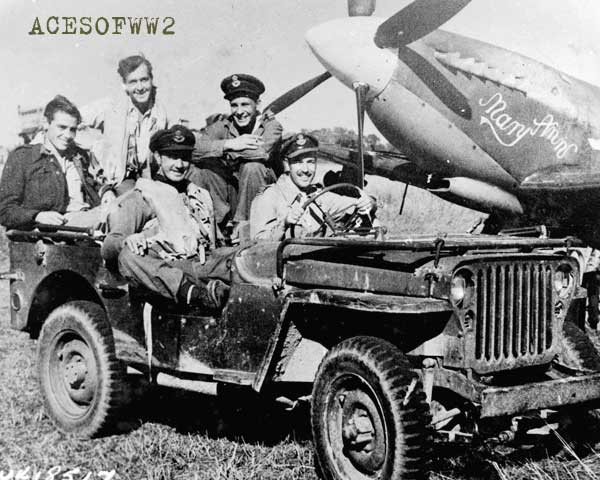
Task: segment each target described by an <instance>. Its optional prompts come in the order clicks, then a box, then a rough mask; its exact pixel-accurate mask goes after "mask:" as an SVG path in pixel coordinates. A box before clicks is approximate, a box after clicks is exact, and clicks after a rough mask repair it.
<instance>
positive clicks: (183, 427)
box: [0, 179, 600, 480]
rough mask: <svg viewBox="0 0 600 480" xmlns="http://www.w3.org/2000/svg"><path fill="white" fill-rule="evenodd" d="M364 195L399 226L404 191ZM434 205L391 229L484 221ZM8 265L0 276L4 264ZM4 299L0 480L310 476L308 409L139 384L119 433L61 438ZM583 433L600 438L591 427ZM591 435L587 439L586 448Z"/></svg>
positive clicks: (475, 468)
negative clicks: (229, 403) (234, 405)
mask: <svg viewBox="0 0 600 480" xmlns="http://www.w3.org/2000/svg"><path fill="white" fill-rule="evenodd" d="M369 189H370V191H372V192H374V193H376V194H377V195H378V196H379V198H380V201H381V202H382V203H383V207H382V208H381V209H380V217H381V218H384V219H385V218H386V216H387V218H388V219H396V218H397V217H396V216H395V214H397V212H398V209H399V199H398V198H399V197H401V195H402V193H403V185H401V184H398V183H394V184H392V182H389V183H388V182H387V181H386V180H382V179H371V182H370V186H369ZM436 202H438V201H437V200H432V198H431V196H428V194H426V193H425V192H421V191H418V190H417V189H412V188H411V189H410V190H409V194H408V196H407V207H406V209H405V213H404V215H403V216H402V217H401V221H400V222H398V220H397V219H396V220H395V221H393V222H391V223H393V225H392V228H391V231H392V232H393V233H401V232H419V231H421V232H423V231H424V232H430V233H438V232H443V231H447V230H457V231H466V230H467V229H469V228H470V227H471V226H472V225H473V224H474V223H476V222H477V221H478V219H479V218H480V217H481V214H478V213H477V212H471V211H468V210H466V209H458V208H457V207H453V206H452V205H450V204H447V203H446V202H443V203H436ZM439 202H442V201H441V200H440V201H439ZM388 223H390V222H388ZM4 246H5V245H4ZM0 253H1V250H0ZM5 257H6V256H5V255H3V256H2V257H1V258H0V270H5V268H6V266H7V265H6V258H5ZM7 298H8V290H7V284H6V282H0V479H8V478H10V479H11V480H13V479H16V478H21V479H22V480H34V479H38V480H44V479H50V478H56V479H63V478H64V479H68V478H73V479H76V480H77V479H84V478H85V479H86V480H92V479H101V478H102V479H107V478H111V477H112V478H117V479H148V480H157V479H165V480H168V479H186V480H188V479H189V480H191V479H207V480H208V479H223V480H224V479H240V480H242V479H244V480H245V479H290V480H291V479H315V478H317V475H316V471H315V466H314V463H313V454H312V450H311V443H310V435H309V419H308V415H307V411H306V410H300V411H297V412H285V411H281V410H278V409H268V408H267V409H263V408H260V409H258V411H255V410H252V409H250V410H248V411H244V412H237V413H234V414H232V413H231V412H230V411H229V410H227V409H225V408H224V407H223V406H222V405H219V403H218V402H217V401H216V400H215V399H213V398H209V397H203V396H201V395H195V394H190V393H185V392H177V391H167V390H164V389H158V388H149V387H148V386H147V385H145V384H144V383H143V382H141V381H139V380H133V381H132V390H133V391H134V392H135V394H136V395H135V400H134V402H133V403H132V405H131V406H130V408H128V410H127V412H126V416H125V418H124V424H123V426H124V432H123V433H120V434H118V435H113V436H110V437H106V438H101V439H95V440H79V439H74V438H71V437H68V436H66V435H63V434H61V433H59V432H58V431H57V430H56V429H55V428H54V427H53V425H52V423H51V422H50V420H49V419H48V417H47V416H46V414H45V412H44V409H43V406H42V400H41V398H40V393H39V390H38V387H37V378H36V370H35V353H36V344H35V341H33V340H31V339H29V337H28V336H27V335H26V334H24V333H20V332H15V331H13V330H10V329H9V327H8V324H9V316H8V307H7ZM223 418H229V419H231V418H234V419H235V420H236V421H233V422H232V421H229V422H226V421H224V420H223ZM589 426H591V430H592V431H593V432H600V428H598V429H596V426H595V424H590V425H588V427H589ZM588 430H590V429H589V428H588ZM594 436H595V435H592V436H591V437H589V441H590V442H592V443H594V442H595V441H594V440H593V438H594ZM586 438H588V437H586ZM557 442H558V441H555V442H554V443H555V444H556V443H557ZM25 469H28V470H26V471H25V472H24V474H23V472H21V473H22V474H21V475H20V476H19V477H16V474H17V472H18V471H19V470H25ZM431 469H432V473H431V475H430V477H431V480H447V479H456V480H466V479H478V478H481V479H487V478H497V479H501V480H505V479H517V480H519V479H523V480H525V479H527V480H531V479H536V480H538V479H539V480H557V479H563V478H564V479H572V480H587V479H591V480H595V479H597V478H599V477H600V455H598V454H596V453H595V451H594V449H593V448H584V449H583V450H578V453H575V452H573V451H572V452H569V451H568V450H565V452H564V453H563V456H562V457H552V458H548V456H547V454H546V451H545V450H544V449H543V448H535V449H529V450H526V451H522V450H515V451H508V450H505V451H497V450H495V451H492V450H489V449H479V450H466V449H464V448H463V449H454V448H453V449H448V448H443V449H438V450H436V454H435V456H434V458H433V462H432V464H431ZM59 471H60V473H59ZM68 471H71V472H72V473H71V475H70V477H69V475H66V472H68ZM10 472H12V476H9V475H10ZM52 473H54V476H52V475H51V474H52Z"/></svg>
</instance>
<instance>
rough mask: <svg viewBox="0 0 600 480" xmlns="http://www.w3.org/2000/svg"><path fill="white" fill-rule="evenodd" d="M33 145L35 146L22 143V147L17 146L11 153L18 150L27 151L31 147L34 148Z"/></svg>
mask: <svg viewBox="0 0 600 480" xmlns="http://www.w3.org/2000/svg"><path fill="white" fill-rule="evenodd" d="M35 145H36V144H35V143H24V144H23V145H19V146H18V147H17V148H15V149H14V150H13V152H17V151H19V150H26V149H29V148H33V147H35Z"/></svg>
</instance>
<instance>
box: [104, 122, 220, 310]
mask: <svg viewBox="0 0 600 480" xmlns="http://www.w3.org/2000/svg"><path fill="white" fill-rule="evenodd" d="M193 148H194V134H193V133H192V132H191V131H190V130H188V129H187V128H186V127H184V126H182V125H175V126H173V127H171V128H169V129H165V130H160V131H158V132H156V133H155V134H154V135H153V136H152V139H151V140H150V150H151V151H152V152H153V157H154V161H155V162H156V163H157V165H158V171H157V173H156V175H155V177H154V178H155V180H150V179H146V178H140V179H138V180H137V181H136V184H135V188H134V189H133V190H130V191H128V192H127V193H125V194H124V195H122V196H121V197H120V198H118V199H117V201H116V202H115V203H114V204H113V206H112V209H111V211H110V212H109V214H108V219H107V226H108V234H107V236H106V238H105V240H104V243H103V245H102V257H103V258H104V259H105V260H106V261H107V265H108V266H109V268H115V266H116V264H118V269H119V272H120V273H121V274H122V275H123V276H124V277H125V278H126V279H127V280H128V281H129V282H130V283H131V284H132V285H134V286H137V287H145V288H146V289H149V290H150V291H152V292H154V293H156V294H158V295H162V296H163V297H165V298H168V299H170V300H173V301H175V302H177V303H179V304H183V305H189V306H194V307H202V308H208V309H215V308H219V307H221V306H222V305H223V303H224V301H225V300H226V298H227V292H228V287H227V285H226V284H225V283H223V281H222V279H225V280H227V279H228V272H229V271H228V270H227V269H224V268H222V266H223V265H224V264H223V262H221V261H220V260H219V258H217V257H216V256H215V255H212V254H211V255H210V256H209V257H207V255H206V252H207V250H210V249H212V247H213V246H214V238H215V237H214V219H213V206H212V201H211V199H210V195H209V194H208V192H207V191H206V190H204V189H202V188H200V187H198V186H197V185H194V184H193V183H192V182H190V181H189V180H186V179H185V176H186V174H187V172H188V169H189V168H190V159H191V154H192V149H193Z"/></svg>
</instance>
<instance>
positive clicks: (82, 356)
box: [37, 301, 123, 437]
mask: <svg viewBox="0 0 600 480" xmlns="http://www.w3.org/2000/svg"><path fill="white" fill-rule="evenodd" d="M37 357H38V358H37V360H38V378H39V382H40V387H41V391H42V396H43V399H44V406H45V408H46V412H47V413H48V415H49V417H50V418H51V419H52V421H53V422H54V423H55V424H56V426H57V427H58V428H59V429H60V430H62V431H63V432H65V433H71V434H74V435H77V436H82V437H94V436H99V435H103V434H106V433H109V432H110V431H111V430H112V427H113V426H114V423H115V421H116V418H117V413H118V411H119V406H120V404H121V403H122V397H123V393H122V392H123V390H122V389H123V371H122V366H121V364H120V363H119V361H118V360H117V358H116V355H115V347H114V340H113V335H112V330H111V327H110V325H109V323H108V321H107V318H106V313H105V312H104V310H103V309H102V307H101V306H99V305H97V304H95V303H93V302H88V301H73V302H69V303H66V304H64V305H61V306H60V307H58V308H56V309H55V310H53V311H52V313H50V315H49V316H48V318H47V319H46V321H45V323H44V325H43V327H42V330H41V333H40V336H39V339H38V350H37Z"/></svg>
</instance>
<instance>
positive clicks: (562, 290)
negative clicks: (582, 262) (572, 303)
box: [554, 263, 575, 298]
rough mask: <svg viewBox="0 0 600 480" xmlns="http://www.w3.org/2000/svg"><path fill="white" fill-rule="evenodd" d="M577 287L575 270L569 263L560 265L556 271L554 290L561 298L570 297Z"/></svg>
mask: <svg viewBox="0 0 600 480" xmlns="http://www.w3.org/2000/svg"><path fill="white" fill-rule="evenodd" d="M574 287H575V272H573V267H571V265H569V264H568V263H563V264H561V265H559V266H558V268H557V269H556V271H555V272H554V291H555V292H556V293H557V295H558V296H559V297H560V298H566V297H568V296H569V295H570V294H571V292H572V291H573V288H574Z"/></svg>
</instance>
